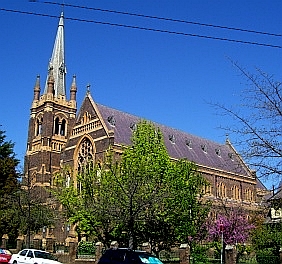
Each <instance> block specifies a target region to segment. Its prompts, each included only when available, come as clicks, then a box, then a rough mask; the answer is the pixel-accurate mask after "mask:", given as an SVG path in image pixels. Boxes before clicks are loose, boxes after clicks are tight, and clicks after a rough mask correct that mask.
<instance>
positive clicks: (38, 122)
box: [35, 117, 43, 136]
mask: <svg viewBox="0 0 282 264" xmlns="http://www.w3.org/2000/svg"><path fill="white" fill-rule="evenodd" d="M42 123H43V118H42V117H38V118H37V119H36V123H35V136H38V135H41V134H42Z"/></svg>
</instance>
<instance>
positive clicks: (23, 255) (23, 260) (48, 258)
mask: <svg viewBox="0 0 282 264" xmlns="http://www.w3.org/2000/svg"><path fill="white" fill-rule="evenodd" d="M9 264H62V263H61V262H59V261H58V260H57V258H56V257H55V256H53V255H52V254H51V253H49V252H46V251H43V250H38V249H23V250H21V251H20V252H19V253H18V254H13V255H12V257H11V259H10V261H9Z"/></svg>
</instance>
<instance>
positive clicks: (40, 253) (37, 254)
mask: <svg viewBox="0 0 282 264" xmlns="http://www.w3.org/2000/svg"><path fill="white" fill-rule="evenodd" d="M34 255H35V257H36V258H43V259H52V260H56V258H55V257H54V256H53V255H52V254H50V253H47V252H43V251H34Z"/></svg>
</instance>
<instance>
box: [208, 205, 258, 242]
mask: <svg viewBox="0 0 282 264" xmlns="http://www.w3.org/2000/svg"><path fill="white" fill-rule="evenodd" d="M253 228H254V225H252V224H250V223H249V222H248V220H247V218H246V215H245V214H244V213H243V212H241V211H240V210H237V209H230V210H229V213H228V214H227V215H223V214H219V215H218V217H217V219H216V221H214V222H213V223H210V224H209V225H208V239H209V240H210V241H220V240H221V238H222V232H223V241H224V244H225V245H227V244H228V245H236V244H237V243H245V242H246V241H247V240H248V238H249V235H250V231H251V230H252V229H253Z"/></svg>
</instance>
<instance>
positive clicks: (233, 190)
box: [231, 185, 241, 200]
mask: <svg viewBox="0 0 282 264" xmlns="http://www.w3.org/2000/svg"><path fill="white" fill-rule="evenodd" d="M231 193H232V198H233V199H235V200H240V198H241V195H240V189H239V187H238V186H236V185H234V186H233V187H232V188H231Z"/></svg>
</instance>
